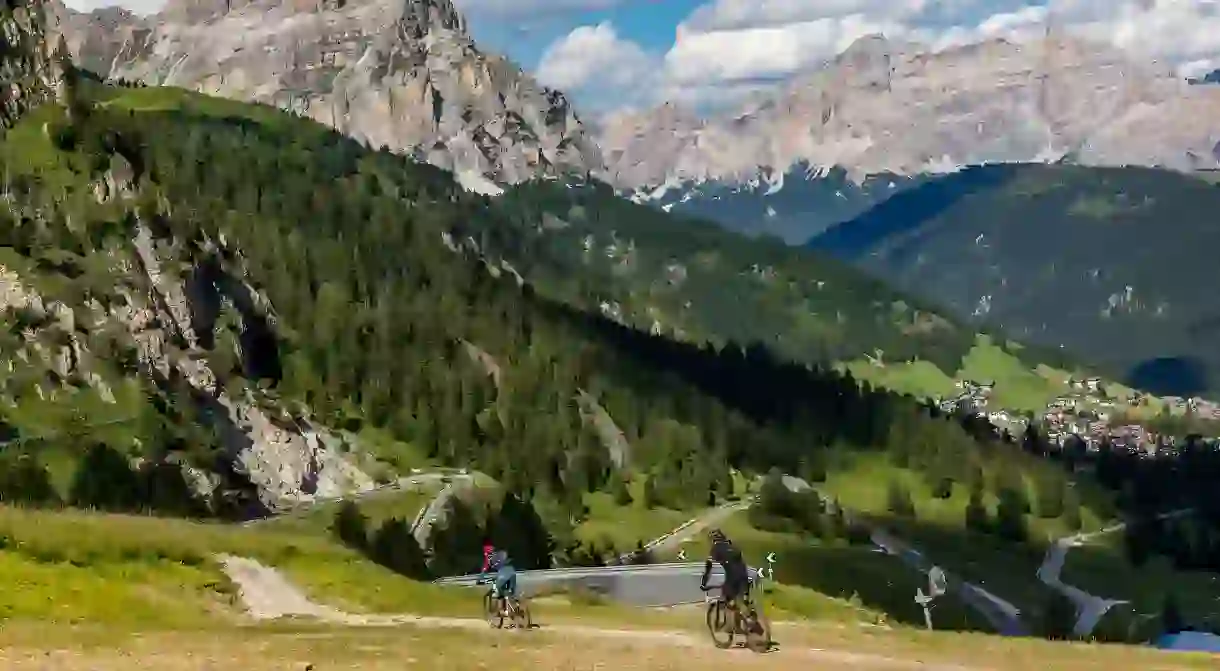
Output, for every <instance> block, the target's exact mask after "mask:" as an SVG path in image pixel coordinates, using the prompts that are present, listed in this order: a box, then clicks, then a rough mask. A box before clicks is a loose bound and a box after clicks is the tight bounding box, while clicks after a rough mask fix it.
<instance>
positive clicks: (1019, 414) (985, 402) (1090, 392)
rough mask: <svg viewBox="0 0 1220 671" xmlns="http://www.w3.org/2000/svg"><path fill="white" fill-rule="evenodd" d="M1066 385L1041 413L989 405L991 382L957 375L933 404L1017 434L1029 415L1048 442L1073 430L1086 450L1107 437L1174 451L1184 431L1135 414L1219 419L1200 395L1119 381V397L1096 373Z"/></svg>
mask: <svg viewBox="0 0 1220 671" xmlns="http://www.w3.org/2000/svg"><path fill="white" fill-rule="evenodd" d="M1067 385H1068V388H1069V391H1068V392H1067V393H1065V394H1061V395H1059V396H1057V397H1055V398H1054V399H1052V400H1051V401H1050V402H1049V403H1048V404H1047V406H1046V408H1045V409H1044V410H1043V411H1042V412H1041V414H1040V415H1038V414H1035V413H1030V412H1028V411H1014V410H1010V409H1005V408H995V407H992V399H993V397H994V391H995V382H978V381H973V380H959V381H957V383H956V386H957V389H958V393H957V395H956V396H954V397H952V398H948V399H941V400H939V401H938V402H937V405H938V407H939V408H940V409H941V411H943V412H959V413H966V414H970V415H978V416H981V417H985V418H986V419H987V420H988V421H989V422H991V424H992V425H994V426H995V427H996V430H997V431H1000V432H1003V431H1007V432H1008V433H1009V434H1010V435H1012V436H1020V435H1022V434H1023V433H1024V431H1025V430H1026V427H1027V426H1028V425H1029V423H1030V421H1031V420H1032V421H1035V422H1036V423H1037V425H1038V428H1040V429H1041V431H1042V433H1043V435H1044V436H1045V438H1046V441H1047V443H1048V444H1049V445H1050V446H1051V447H1052V448H1058V449H1063V448H1064V447H1065V446H1067V445H1068V444H1069V441H1070V440H1071V439H1072V437H1073V436H1075V437H1078V438H1079V439H1080V440H1081V441H1082V442H1083V443H1084V447H1085V450H1086V451H1088V452H1096V451H1097V450H1098V449H1100V447H1101V446H1102V445H1103V444H1104V443H1105V442H1106V441H1107V439H1108V441H1109V444H1110V447H1111V448H1113V449H1119V450H1124V451H1128V452H1132V453H1139V454H1141V455H1143V456H1146V457H1148V458H1156V457H1172V456H1175V455H1177V454H1178V451H1179V448H1180V445H1181V444H1183V443H1184V441H1185V438H1186V436H1184V435H1168V434H1165V435H1161V434H1158V433H1156V432H1154V431H1152V430H1150V429H1149V428H1148V427H1147V426H1145V425H1144V424H1143V423H1140V420H1144V421H1147V420H1149V419H1152V418H1153V417H1155V416H1156V415H1157V414H1158V413H1168V414H1169V415H1170V416H1179V417H1181V416H1191V417H1194V418H1197V419H1201V420H1212V421H1220V403H1216V402H1214V401H1209V400H1206V399H1202V398H1197V397H1191V398H1182V397H1176V396H1166V397H1156V396H1152V395H1150V394H1145V393H1142V392H1138V391H1132V390H1129V389H1126V388H1122V387H1119V388H1121V389H1123V392H1122V395H1121V397H1116V396H1114V395H1111V394H1110V393H1108V392H1107V384H1106V383H1105V382H1104V381H1103V380H1102V379H1101V378H1098V377H1089V378H1070V379H1069V380H1068V381H1067ZM1115 386H1117V385H1115ZM1203 440H1204V442H1205V443H1207V444H1208V445H1210V446H1212V447H1220V435H1217V436H1211V435H1209V436H1204V437H1203Z"/></svg>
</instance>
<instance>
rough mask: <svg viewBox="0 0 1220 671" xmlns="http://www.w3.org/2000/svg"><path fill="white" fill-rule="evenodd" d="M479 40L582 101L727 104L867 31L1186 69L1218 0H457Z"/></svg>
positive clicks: (1207, 35) (1211, 47)
mask: <svg viewBox="0 0 1220 671" xmlns="http://www.w3.org/2000/svg"><path fill="white" fill-rule="evenodd" d="M455 2H456V4H458V5H459V6H460V7H462V8H463V9H464V10H465V11H466V13H467V15H468V16H469V17H470V20H471V27H472V32H473V33H474V36H475V38H476V39H477V40H479V41H480V43H481V44H483V45H484V46H485V47H486V48H488V49H492V50H495V51H498V52H500V53H505V54H507V55H509V56H510V57H511V58H513V59H514V60H515V61H516V62H517V63H518V64H520V65H521V66H523V67H524V68H525V69H527V70H530V71H532V72H534V73H535V74H536V75H537V76H538V77H539V79H541V80H542V81H543V83H546V84H548V85H552V86H555V87H557V88H560V89H562V90H564V91H565V92H566V93H568V94H569V96H571V97H572V98H574V99H575V100H576V101H577V103H578V104H580V105H581V106H582V107H583V108H585V109H586V110H587V111H590V112H594V113H600V112H605V111H610V110H614V109H617V108H622V107H624V106H626V107H637V108H638V107H647V106H651V105H655V104H658V103H660V102H663V101H666V100H669V101H675V102H683V103H689V104H694V105H698V106H703V105H717V104H721V105H732V104H733V103H734V102H735V101H738V100H740V98H741V97H743V96H745V95H748V94H750V93H752V92H754V91H757V90H759V89H760V88H767V87H773V86H774V85H775V82H776V81H777V80H778V81H779V82H783V81H785V80H787V79H790V78H792V77H796V76H799V75H800V74H802V73H803V72H807V71H809V70H810V69H813V68H816V67H818V66H819V65H820V64H821V63H822V62H824V61H825V59H826V58H829V57H831V56H833V55H835V54H836V53H838V52H839V51H841V50H842V49H844V48H846V47H847V46H848V45H849V44H850V43H851V42H852V41H854V40H855V39H856V38H858V37H861V36H863V35H866V34H870V33H878V32H880V33H884V34H885V35H886V36H887V37H890V38H892V39H899V40H910V41H915V42H919V43H921V44H924V45H927V46H928V47H930V48H944V47H947V46H952V45H955V44H963V43H970V42H976V41H979V40H981V39H985V38H989V37H1001V36H1002V37H1008V38H1010V39H1025V38H1031V37H1035V36H1037V35H1040V34H1041V33H1042V32H1043V30H1044V29H1045V26H1046V22H1047V21H1048V20H1050V21H1052V22H1053V24H1054V25H1056V26H1057V27H1059V28H1061V29H1062V30H1064V31H1067V32H1070V33H1074V34H1077V35H1079V36H1081V37H1086V38H1089V39H1094V40H1098V41H1101V42H1108V43H1110V44H1113V45H1115V46H1119V47H1121V48H1124V49H1127V50H1128V51H1131V52H1132V55H1133V56H1134V57H1136V58H1140V59H1143V60H1153V59H1155V60H1158V61H1159V62H1162V63H1164V64H1166V65H1169V66H1172V67H1174V68H1177V69H1179V71H1181V72H1182V73H1184V74H1195V73H1197V72H1199V71H1203V70H1205V69H1210V68H1213V67H1216V66H1217V65H1218V64H1220V61H1218V60H1217V56H1220V11H1217V5H1218V2H1220V0H455Z"/></svg>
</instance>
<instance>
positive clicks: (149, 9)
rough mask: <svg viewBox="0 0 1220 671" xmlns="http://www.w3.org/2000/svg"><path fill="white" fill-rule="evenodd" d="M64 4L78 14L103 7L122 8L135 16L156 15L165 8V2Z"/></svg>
mask: <svg viewBox="0 0 1220 671" xmlns="http://www.w3.org/2000/svg"><path fill="white" fill-rule="evenodd" d="M64 4H65V5H67V6H68V7H70V8H71V9H75V10H76V11H78V12H92V11H93V10H95V9H102V8H104V7H115V6H119V7H124V8H126V9H128V10H131V11H132V12H135V13H136V14H141V15H148V14H156V13H157V12H159V11H161V8H162V7H164V6H165V0H64Z"/></svg>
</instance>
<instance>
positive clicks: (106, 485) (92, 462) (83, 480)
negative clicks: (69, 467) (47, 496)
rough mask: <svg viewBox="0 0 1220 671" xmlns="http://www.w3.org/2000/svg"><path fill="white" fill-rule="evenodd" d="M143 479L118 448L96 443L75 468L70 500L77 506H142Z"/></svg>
mask: <svg viewBox="0 0 1220 671" xmlns="http://www.w3.org/2000/svg"><path fill="white" fill-rule="evenodd" d="M142 491H143V486H142V483H141V482H140V478H139V476H138V475H137V474H136V472H135V470H134V469H133V468H132V467H131V463H130V462H128V461H127V457H125V456H124V455H123V454H122V453H120V452H119V451H118V450H116V449H114V448H113V447H110V446H109V445H106V444H104V443H94V444H93V445H92V446H91V447H90V448H89V449H88V451H87V452H86V453H85V458H84V460H83V461H82V462H81V465H80V467H79V468H77V470H76V477H75V478H74V479H73V481H72V487H71V490H70V492H69V500H70V501H71V503H72V505H73V506H74V507H77V508H96V509H97V510H106V511H110V512H132V511H135V510H138V509H139V508H140V507H141V493H142Z"/></svg>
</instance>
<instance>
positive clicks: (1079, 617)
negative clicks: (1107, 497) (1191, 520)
mask: <svg viewBox="0 0 1220 671" xmlns="http://www.w3.org/2000/svg"><path fill="white" fill-rule="evenodd" d="M1192 512H1194V511H1193V510H1192V509H1184V510H1175V511H1172V512H1168V513H1164V514H1161V515H1157V517H1156V518H1155V519H1156V520H1166V519H1173V518H1176V517H1182V516H1185V515H1189V514H1191V513H1192ZM1126 528H1127V523H1126V522H1120V523H1118V524H1113V525H1111V526H1108V527H1106V528H1104V529H1099V530H1097V531H1090V532H1088V533H1082V534H1076V535H1075V536H1068V537H1066V538H1060V539H1059V540H1057V541H1055V544H1054V545H1052V546H1051V547H1050V548H1049V549H1048V550H1047V551H1046V557H1045V558H1044V559H1043V560H1042V565H1041V566H1040V567H1039V568H1038V580H1040V581H1042V583H1043V584H1044V585H1046V586H1047V587H1050V588H1051V589H1053V590H1055V591H1057V592H1059V593H1060V594H1062V595H1064V596H1065V597H1067V598H1068V599H1069V600H1071V602H1072V603H1073V604H1075V606H1076V624H1075V625H1073V627H1072V633H1073V634H1075V635H1076V636H1080V637H1084V636H1088V635H1090V634H1092V633H1093V630H1094V629H1095V628H1096V627H1097V624H1098V623H1099V622H1101V618H1102V617H1104V616H1105V614H1106V613H1108V612H1109V611H1110V609H1111V608H1113V607H1114V606H1120V605H1124V604H1127V603H1130V602H1128V601H1125V600H1114V599H1106V598H1104V597H1100V596H1096V595H1094V594H1089V593H1088V592H1086V591H1084V590H1082V589H1080V588H1078V587H1073V586H1072V585H1068V584H1066V583H1064V582H1063V580H1062V579H1061V578H1060V574H1061V573H1062V572H1063V564H1064V562H1065V561H1066V560H1067V553H1068V551H1069V550H1071V549H1072V548H1074V547H1077V546H1080V545H1084V544H1085V543H1087V542H1089V541H1091V540H1093V539H1094V538H1099V537H1101V536H1106V535H1109V534H1112V533H1115V532H1118V531H1122V530H1123V529H1126Z"/></svg>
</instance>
